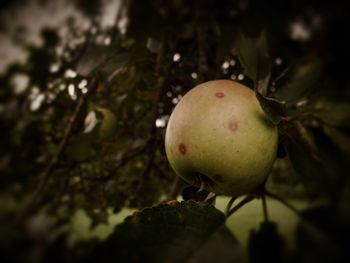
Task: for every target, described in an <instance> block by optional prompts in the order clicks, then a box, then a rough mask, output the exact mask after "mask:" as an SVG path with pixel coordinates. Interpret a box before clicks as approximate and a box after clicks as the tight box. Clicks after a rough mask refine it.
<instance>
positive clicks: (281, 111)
mask: <svg viewBox="0 0 350 263" xmlns="http://www.w3.org/2000/svg"><path fill="white" fill-rule="evenodd" d="M256 98H257V99H258V101H259V103H260V106H261V108H262V109H263V110H264V112H265V114H266V115H267V117H268V118H269V119H270V120H271V122H272V123H273V124H275V125H277V124H278V123H279V122H280V120H281V117H282V116H285V113H286V104H285V103H283V102H280V101H278V100H275V99H272V98H267V97H264V96H262V95H261V94H260V93H258V92H256Z"/></svg>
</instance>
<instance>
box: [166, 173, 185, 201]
mask: <svg viewBox="0 0 350 263" xmlns="http://www.w3.org/2000/svg"><path fill="white" fill-rule="evenodd" d="M184 185H185V182H184V181H183V180H182V179H181V177H179V176H176V178H175V179H174V182H173V184H172V187H171V190H170V193H169V194H168V195H167V196H166V198H165V199H164V200H163V201H162V202H163V203H165V202H169V201H171V200H176V198H177V197H178V195H179V194H180V191H181V189H182V187H183V186H184Z"/></svg>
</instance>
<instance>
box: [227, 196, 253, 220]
mask: <svg viewBox="0 0 350 263" xmlns="http://www.w3.org/2000/svg"><path fill="white" fill-rule="evenodd" d="M255 198H256V195H248V196H246V197H245V198H244V199H243V200H242V201H241V202H239V203H238V204H237V205H236V206H235V207H233V208H232V209H231V210H230V211H229V212H228V213H227V215H226V217H229V216H230V215H232V214H233V213H234V212H236V211H237V210H238V209H240V208H241V207H242V206H244V205H245V204H247V203H249V202H250V201H252V200H253V199H255Z"/></svg>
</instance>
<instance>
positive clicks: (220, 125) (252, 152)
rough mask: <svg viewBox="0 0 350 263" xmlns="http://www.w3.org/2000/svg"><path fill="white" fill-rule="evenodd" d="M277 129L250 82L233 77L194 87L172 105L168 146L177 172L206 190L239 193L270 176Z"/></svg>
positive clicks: (276, 140)
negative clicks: (245, 83) (250, 86)
mask: <svg viewBox="0 0 350 263" xmlns="http://www.w3.org/2000/svg"><path fill="white" fill-rule="evenodd" d="M277 145H278V130H277V127H276V126H275V125H273V124H272V123H271V122H270V121H269V119H268V118H267V116H266V115H265V113H264V112H263V110H262V108H261V107H260V104H259V102H258V100H257V99H256V96H255V92H254V91H253V90H251V89H249V88H248V87H246V86H244V85H242V84H239V83H237V82H234V81H229V80H214V81H209V82H205V83H203V84H200V85H198V86H196V87H195V88H193V89H191V90H190V91H189V92H188V93H186V94H185V96H184V97H183V98H182V99H181V101H180V102H179V103H178V104H177V105H176V107H175V109H174V110H173V112H172V114H171V116H170V118H169V122H168V125H167V129H166V135H165V149H166V154H167V157H168V160H169V162H170V165H171V166H172V168H173V169H174V170H175V172H176V174H178V175H179V176H180V177H182V178H183V179H184V180H185V181H187V182H188V183H189V184H191V185H195V186H198V187H201V189H203V188H204V189H206V190H208V191H211V192H214V193H217V194H223V195H229V196H239V195H243V194H246V193H250V192H252V191H254V190H255V189H256V188H257V187H258V186H260V185H261V184H262V183H263V182H264V181H265V180H266V178H267V176H268V174H269V173H270V171H271V167H272V165H273V162H274V160H275V158H276V153H277Z"/></svg>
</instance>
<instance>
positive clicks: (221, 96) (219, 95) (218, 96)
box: [215, 92, 225, 98]
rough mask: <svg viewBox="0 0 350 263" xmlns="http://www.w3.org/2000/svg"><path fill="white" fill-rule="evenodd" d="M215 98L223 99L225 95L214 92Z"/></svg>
mask: <svg viewBox="0 0 350 263" xmlns="http://www.w3.org/2000/svg"><path fill="white" fill-rule="evenodd" d="M215 96H216V97H217V98H223V97H224V96H225V94H224V93H223V92H216V93H215Z"/></svg>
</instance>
